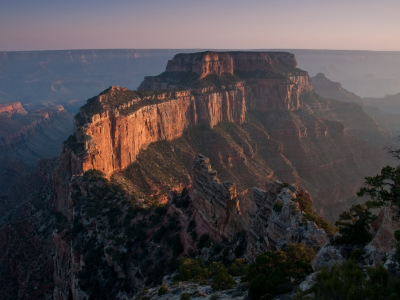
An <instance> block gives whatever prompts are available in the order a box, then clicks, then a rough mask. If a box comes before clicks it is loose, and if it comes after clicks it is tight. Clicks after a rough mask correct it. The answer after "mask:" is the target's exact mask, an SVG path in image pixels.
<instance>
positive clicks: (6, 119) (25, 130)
mask: <svg viewBox="0 0 400 300" xmlns="http://www.w3.org/2000/svg"><path fill="white" fill-rule="evenodd" d="M18 104H19V105H15V103H14V104H10V105H8V106H5V107H4V108H3V110H4V112H3V113H0V124H1V127H0V154H1V153H7V152H15V151H18V149H20V148H24V147H25V146H26V144H27V143H29V140H30V138H31V137H32V136H35V135H38V134H40V133H41V132H42V131H43V130H45V129H46V128H48V127H51V126H52V123H54V122H55V121H57V120H58V119H62V118H64V117H66V116H67V115H69V113H68V112H67V111H66V110H64V107H63V106H62V105H58V106H55V107H52V108H43V109H39V110H36V111H34V112H31V113H29V114H28V113H27V112H26V111H25V110H24V109H23V108H22V106H21V104H20V103H19V102H18ZM5 109H7V110H5ZM0 110H2V108H0ZM6 112H7V113H6ZM15 113H18V114H22V115H24V116H21V117H19V118H11V116H12V115H13V114H15ZM59 134H60V133H59Z"/></svg>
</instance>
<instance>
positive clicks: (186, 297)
mask: <svg viewBox="0 0 400 300" xmlns="http://www.w3.org/2000/svg"><path fill="white" fill-rule="evenodd" d="M189 299H190V294H188V293H183V294H182V295H181V300H189Z"/></svg>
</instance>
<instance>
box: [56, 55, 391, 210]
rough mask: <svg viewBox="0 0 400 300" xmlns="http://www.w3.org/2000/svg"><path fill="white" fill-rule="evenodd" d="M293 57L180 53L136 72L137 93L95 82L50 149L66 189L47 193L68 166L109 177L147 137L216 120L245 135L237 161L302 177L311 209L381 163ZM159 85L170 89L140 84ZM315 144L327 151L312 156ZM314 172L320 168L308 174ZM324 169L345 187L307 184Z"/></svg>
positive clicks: (171, 135) (168, 136)
mask: <svg viewBox="0 0 400 300" xmlns="http://www.w3.org/2000/svg"><path fill="white" fill-rule="evenodd" d="M295 66H296V60H295V58H294V56H293V55H292V54H289V53H273V52H255V53H252V52H228V53H215V52H203V53H196V54H180V55H177V56H175V57H174V58H173V59H172V60H171V61H170V62H169V64H168V66H167V71H166V72H164V73H162V74H161V75H159V76H155V77H146V79H145V80H144V82H143V83H142V85H141V86H140V88H139V91H138V92H134V91H129V90H127V89H123V88H119V87H111V88H109V89H107V90H105V91H104V92H103V93H101V94H100V95H99V96H97V97H94V98H92V99H90V100H88V103H87V104H86V105H85V106H83V107H82V108H81V110H80V113H79V114H78V115H77V117H76V118H75V125H74V135H73V136H71V138H70V139H69V140H68V141H67V143H66V144H65V145H64V146H63V150H62V154H61V157H60V161H61V165H63V167H60V170H62V175H57V174H56V176H55V177H56V181H58V179H57V177H63V179H62V180H61V179H60V180H59V182H65V183H64V185H63V187H62V188H61V185H60V186H58V187H57V190H60V191H61V190H63V191H66V194H65V193H64V194H63V195H62V196H61V194H60V197H59V196H58V195H57V197H59V198H60V199H64V200H63V201H65V199H67V198H68V196H67V195H68V184H67V182H69V181H68V178H70V177H71V176H72V175H80V174H83V173H84V172H85V171H86V170H89V169H98V170H101V171H102V172H104V173H105V174H106V176H107V177H110V176H111V175H112V174H113V173H114V172H118V171H122V170H124V169H125V168H126V167H127V166H128V165H130V164H131V163H133V162H135V160H136V158H137V155H138V154H139V152H140V151H141V150H145V149H147V147H148V146H149V145H150V144H152V143H154V142H157V141H160V140H169V141H173V140H175V139H177V138H180V137H183V136H184V134H185V132H187V131H188V130H190V129H194V128H214V127H215V126H218V124H221V122H232V123H234V124H237V125H238V126H240V127H241V128H242V129H243V130H245V131H247V132H245V133H244V132H243V133H241V134H240V135H241V137H240V139H243V138H245V141H243V142H244V143H245V144H247V145H246V146H244V145H243V143H242V142H241V143H240V145H238V146H240V147H243V150H242V151H243V153H242V154H239V156H240V157H242V158H241V159H240V160H244V163H246V160H247V159H248V158H246V156H249V158H251V157H255V156H256V155H260V156H262V159H263V160H265V161H266V162H267V165H268V168H269V169H270V170H271V169H272V170H273V175H275V176H277V178H279V179H281V180H284V181H289V182H296V183H300V181H302V182H303V184H305V186H306V188H307V189H309V190H310V193H312V194H313V197H314V199H316V206H317V207H318V208H319V209H322V208H323V207H326V206H328V205H332V204H333V203H336V202H338V201H339V200H342V199H344V198H347V197H349V196H350V195H353V194H354V191H355V189H356V188H355V187H356V186H358V185H360V184H361V183H362V181H363V177H364V176H365V175H366V174H369V173H370V172H376V171H377V170H378V169H379V167H380V166H381V165H383V164H384V162H383V160H382V159H381V156H380V154H379V153H378V152H379V151H378V150H377V149H374V148H373V147H370V146H369V145H368V144H367V143H363V142H362V141H360V140H358V139H355V138H351V137H348V136H346V134H345V130H346V129H345V127H344V126H343V124H342V123H341V122H339V121H341V120H342V119H346V117H345V116H344V114H345V113H346V111H347V110H346V109H343V110H335V111H332V110H331V109H330V107H331V105H330V103H332V102H329V101H328V102H327V101H326V100H324V99H322V98H318V97H315V96H314V94H312V93H311V92H310V91H312V89H313V88H312V85H311V80H310V78H309V76H308V74H307V73H306V72H304V71H301V70H299V69H296V68H295ZM160 88H175V90H167V91H162V92H157V91H154V90H153V91H146V90H147V89H155V90H157V89H160ZM246 113H247V114H248V115H251V117H250V120H247V118H246ZM316 115H323V116H325V117H326V118H322V117H317V116H316ZM246 124H251V125H250V126H249V125H246ZM349 130H350V129H349ZM363 135H364V136H365V135H366V134H365V132H363ZM236 140H237V138H236V137H234V141H236ZM322 148H323V150H322ZM225 149H226V147H225ZM234 149H235V150H234V151H235V152H236V151H238V150H237V149H238V147H235V148H234ZM199 150H201V149H198V150H195V151H196V152H200V151H199ZM218 151H221V150H220V149H218ZM320 151H326V152H327V153H330V154H329V155H325V156H321V155H318V153H319V152H320ZM207 155H208V154H207ZM219 155H220V156H221V155H222V154H219ZM255 158H256V157H255ZM213 159H214V158H213ZM228 159H231V158H228ZM350 165H356V166H357V167H355V168H354V167H351V168H350ZM364 166H365V167H364ZM333 169H335V171H334V172H332V170H333ZM269 173H270V171H269ZM317 173H321V174H323V175H321V176H320V177H319V178H317V177H316V174H317ZM356 173H357V174H358V175H356ZM335 174H337V176H336V175H335ZM268 176H272V174H270V175H268ZM332 176H334V177H336V178H332ZM324 177H326V179H328V178H329V180H330V181H336V180H338V181H339V182H340V181H342V180H343V179H346V180H345V181H346V182H347V186H342V185H341V186H340V187H339V186H338V187H333V189H334V191H332V190H331V188H328V187H326V186H324V187H321V188H320V189H319V191H315V186H319V185H320V184H326V183H327V182H328V180H325V181H323V182H321V180H319V179H321V178H324ZM260 178H261V177H260ZM317 181H319V182H317ZM236 182H237V181H236ZM237 184H240V183H239V182H237ZM250 187H251V186H247V187H245V188H250ZM349 188H350V190H349ZM320 199H321V200H320ZM322 199H323V200H322ZM320 201H324V203H323V204H322V205H321V202H320ZM57 203H62V201H61V200H60V201H57ZM57 206H58V207H66V204H57Z"/></svg>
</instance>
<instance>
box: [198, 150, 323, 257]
mask: <svg viewBox="0 0 400 300" xmlns="http://www.w3.org/2000/svg"><path fill="white" fill-rule="evenodd" d="M192 181H193V182H192V197H191V198H192V199H193V205H194V206H195V207H196V209H197V212H198V213H199V215H200V216H201V218H202V220H203V221H205V223H206V224H208V226H209V230H208V233H209V234H210V235H211V236H214V237H215V238H217V239H218V238H221V237H226V238H228V239H232V238H233V237H234V236H235V234H237V233H239V232H240V231H245V232H246V233H247V241H248V245H247V257H248V259H249V260H251V261H252V260H254V259H255V258H256V257H257V256H258V255H260V254H262V253H264V252H265V251H267V250H281V249H283V248H284V247H286V246H287V245H290V244H292V243H295V244H298V243H303V244H305V245H306V246H307V247H313V248H314V249H315V250H317V251H318V250H319V249H320V248H321V247H322V246H323V245H324V244H325V243H326V241H327V234H326V232H325V231H324V230H323V229H321V228H319V227H318V226H317V225H316V224H315V223H314V222H311V221H308V220H307V218H306V216H305V213H304V212H302V211H301V209H300V206H299V203H298V202H297V201H296V198H297V197H303V196H304V198H305V199H307V200H306V201H309V202H311V203H312V200H311V198H310V195H309V194H308V193H307V192H306V191H304V190H300V189H298V188H297V187H296V186H295V185H288V186H284V185H283V184H282V182H280V181H276V182H274V183H271V184H270V185H269V186H268V190H267V191H264V190H261V189H259V188H254V189H253V195H252V197H251V198H250V199H247V201H246V200H245V199H244V198H243V197H241V196H240V195H239V196H238V195H237V192H236V185H235V184H234V183H233V182H232V181H225V182H222V183H221V182H220V181H219V179H218V177H217V172H216V171H215V170H213V169H212V168H211V165H210V163H209V159H208V158H207V157H204V156H203V155H201V154H198V155H196V157H195V159H194V164H193V179H192ZM241 206H242V209H243V211H241Z"/></svg>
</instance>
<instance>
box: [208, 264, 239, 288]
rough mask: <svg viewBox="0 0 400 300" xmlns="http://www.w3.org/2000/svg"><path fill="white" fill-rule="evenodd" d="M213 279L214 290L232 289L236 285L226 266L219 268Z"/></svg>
mask: <svg viewBox="0 0 400 300" xmlns="http://www.w3.org/2000/svg"><path fill="white" fill-rule="evenodd" d="M213 279H214V284H213V285H212V288H213V289H214V290H221V289H223V290H225V289H230V288H232V287H233V286H234V285H235V281H234V280H233V277H232V275H230V274H228V272H227V269H226V268H224V267H223V268H220V269H218V271H217V272H216V273H215V275H214V277H213Z"/></svg>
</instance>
